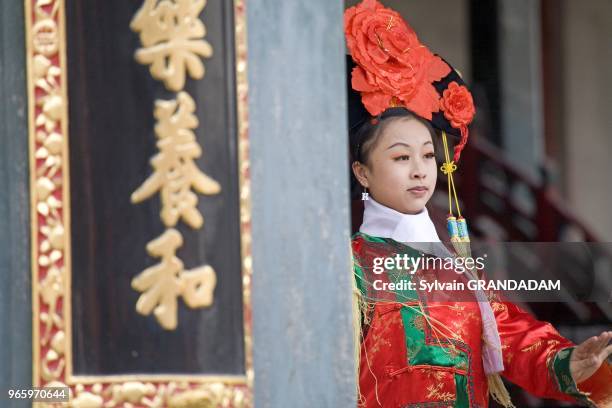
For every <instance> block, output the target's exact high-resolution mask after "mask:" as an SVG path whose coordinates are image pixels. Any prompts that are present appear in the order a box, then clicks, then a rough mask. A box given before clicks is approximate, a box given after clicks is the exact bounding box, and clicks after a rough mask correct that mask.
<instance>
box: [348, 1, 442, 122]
mask: <svg viewBox="0 0 612 408" xmlns="http://www.w3.org/2000/svg"><path fill="white" fill-rule="evenodd" d="M344 31H345V35H346V41H347V46H348V49H349V51H350V53H351V55H352V57H353V59H354V60H355V62H356V63H357V67H355V68H354V69H353V72H352V86H353V89H355V90H356V91H359V92H361V98H362V102H363V104H364V106H365V108H366V109H367V110H368V112H369V113H370V114H371V115H372V116H376V115H378V114H380V113H381V112H383V111H384V110H385V109H387V108H389V107H391V106H405V107H406V108H408V109H410V110H411V111H413V112H414V113H416V114H417V115H419V116H421V117H423V118H426V119H428V120H431V119H432V113H434V112H438V111H439V95H438V93H437V91H436V89H435V88H434V86H433V85H432V83H433V82H435V81H439V80H441V79H442V78H444V77H445V76H446V75H448V74H449V73H450V67H449V66H448V65H447V64H446V63H445V62H444V61H443V60H442V59H441V58H440V57H438V56H435V55H433V54H432V52H431V51H429V50H428V49H427V47H425V46H424V45H423V44H421V43H420V41H419V39H418V38H417V36H416V33H415V32H414V30H413V29H412V28H411V27H410V26H408V24H406V22H405V21H404V20H403V19H402V17H401V16H400V15H399V14H398V13H397V12H395V11H393V10H391V9H388V8H385V7H384V6H383V5H382V4H380V3H379V2H378V1H377V0H364V1H363V2H361V3H360V4H359V5H357V6H355V7H351V8H349V9H348V10H346V12H345V13H344Z"/></svg>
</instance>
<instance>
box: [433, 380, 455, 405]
mask: <svg viewBox="0 0 612 408" xmlns="http://www.w3.org/2000/svg"><path fill="white" fill-rule="evenodd" d="M441 390H442V383H438V384H432V385H430V386H429V387H427V398H431V399H436V400H439V401H452V400H453V398H454V395H453V394H451V393H450V392H441Z"/></svg>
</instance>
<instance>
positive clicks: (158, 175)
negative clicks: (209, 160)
mask: <svg viewBox="0 0 612 408" xmlns="http://www.w3.org/2000/svg"><path fill="white" fill-rule="evenodd" d="M194 110H195V104H194V102H193V99H191V97H190V96H189V95H188V94H187V93H186V92H180V93H179V94H178V96H177V99H176V100H170V101H161V100H158V101H156V103H155V113H154V116H155V118H156V119H157V124H156V126H155V134H156V135H157V138H158V141H157V147H158V148H159V150H160V153H158V154H156V155H155V156H153V158H152V159H151V166H153V168H154V169H155V172H154V173H153V174H152V175H151V176H150V177H149V178H148V179H147V180H145V182H144V183H143V184H142V185H141V186H140V187H138V189H137V190H136V191H134V193H132V197H131V200H132V203H139V202H141V201H143V200H145V199H147V198H149V197H150V196H151V195H153V194H154V193H156V192H157V191H160V192H161V202H162V210H161V219H162V221H163V222H164V224H165V225H166V226H167V227H173V226H175V225H176V223H177V222H178V220H179V218H181V217H182V218H183V220H184V221H185V222H186V223H187V224H188V225H189V226H191V227H192V228H200V227H202V225H203V223H204V218H203V217H202V215H201V214H200V212H199V211H198V209H197V208H196V206H197V204H198V197H197V195H195V194H194V193H193V192H192V191H191V190H190V189H191V188H194V189H195V190H196V191H198V192H199V193H202V194H206V195H212V194H218V193H219V192H220V191H221V186H220V185H219V183H217V182H216V181H215V180H213V179H212V178H210V177H209V176H208V175H206V174H204V173H203V172H201V171H200V169H198V167H197V166H196V164H195V163H194V159H195V158H197V157H200V156H201V154H202V149H201V148H200V146H199V145H198V144H197V142H196V139H195V134H194V133H193V130H192V129H195V128H196V127H197V126H198V119H197V118H196V116H195V115H193V111H194Z"/></svg>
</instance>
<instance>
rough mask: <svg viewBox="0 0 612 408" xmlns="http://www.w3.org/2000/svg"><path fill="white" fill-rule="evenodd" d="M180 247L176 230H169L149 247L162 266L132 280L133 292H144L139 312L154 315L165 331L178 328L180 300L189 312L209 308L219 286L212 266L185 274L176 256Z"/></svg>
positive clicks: (139, 303) (180, 240) (180, 243)
mask: <svg viewBox="0 0 612 408" xmlns="http://www.w3.org/2000/svg"><path fill="white" fill-rule="evenodd" d="M181 245H183V237H182V236H181V234H180V233H179V232H178V231H177V230H175V229H174V228H170V229H167V230H166V231H165V232H164V233H163V234H162V235H161V236H160V237H158V238H156V239H154V240H153V241H151V242H149V243H148V244H147V252H149V254H150V255H151V256H153V257H156V258H161V261H160V263H158V264H157V265H154V266H152V267H150V268H147V269H145V270H144V271H142V272H141V273H140V274H139V275H138V276H136V277H135V278H134V279H133V280H132V288H134V289H135V290H137V291H139V292H142V294H141V295H140V297H139V298H138V302H136V311H137V312H138V313H140V314H142V315H145V316H146V315H149V314H151V312H153V314H154V315H155V317H156V318H157V321H158V322H159V324H160V325H161V326H162V327H163V328H164V329H166V330H174V329H175V328H176V326H177V306H178V305H177V304H178V300H177V298H178V297H179V296H182V297H183V300H184V301H185V303H186V304H187V306H189V307H190V308H196V307H205V306H210V305H211V304H212V302H213V291H214V289H215V286H216V284H217V277H216V274H215V271H214V269H213V268H212V267H211V266H209V265H204V266H201V267H199V268H196V269H192V270H189V271H185V270H183V262H182V261H181V260H180V259H179V258H178V257H177V256H176V250H177V249H178V248H179V247H180V246H181Z"/></svg>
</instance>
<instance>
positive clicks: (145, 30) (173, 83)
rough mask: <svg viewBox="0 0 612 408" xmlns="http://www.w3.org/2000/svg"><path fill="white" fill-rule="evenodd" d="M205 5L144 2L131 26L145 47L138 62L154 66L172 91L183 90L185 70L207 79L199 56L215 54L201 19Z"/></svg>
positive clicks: (192, 0)
mask: <svg viewBox="0 0 612 408" xmlns="http://www.w3.org/2000/svg"><path fill="white" fill-rule="evenodd" d="M204 6H206V0H161V1H159V2H158V0H145V2H144V4H143V5H142V7H141V8H140V10H138V12H137V13H136V15H135V16H134V18H133V19H132V22H131V23H130V28H131V29H132V30H133V31H135V32H138V33H140V41H141V42H142V45H143V48H140V49H138V50H137V51H136V61H138V62H139V63H140V64H144V65H147V64H151V67H150V71H151V75H152V76H153V77H154V78H155V79H159V80H162V81H164V84H165V85H166V87H167V88H168V89H169V90H171V91H175V92H176V91H179V90H181V89H183V86H184V85H185V74H186V71H187V72H188V73H189V75H190V76H191V77H192V78H194V79H200V78H202V77H204V73H205V70H204V64H202V61H201V60H200V57H202V58H209V57H211V56H212V53H213V49H212V47H211V45H210V44H209V43H208V42H207V41H206V40H204V36H205V35H206V27H205V26H204V23H203V22H202V21H201V20H200V19H199V18H198V16H199V15H200V12H201V11H202V9H203V8H204Z"/></svg>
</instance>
